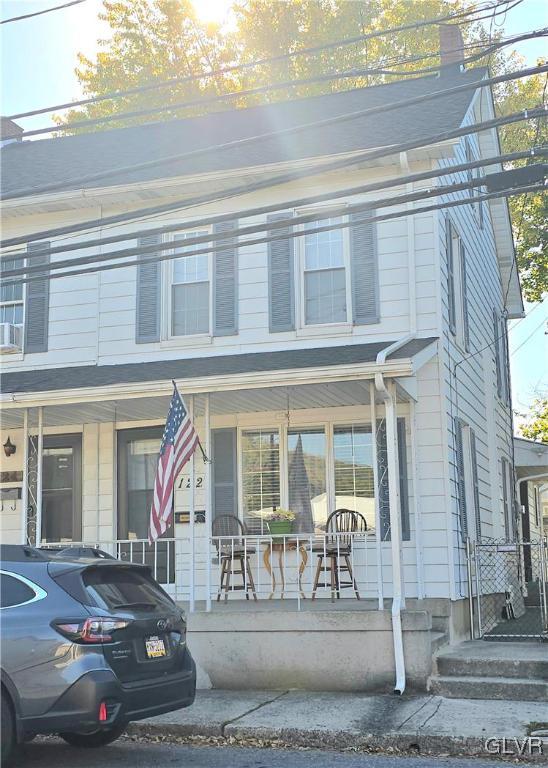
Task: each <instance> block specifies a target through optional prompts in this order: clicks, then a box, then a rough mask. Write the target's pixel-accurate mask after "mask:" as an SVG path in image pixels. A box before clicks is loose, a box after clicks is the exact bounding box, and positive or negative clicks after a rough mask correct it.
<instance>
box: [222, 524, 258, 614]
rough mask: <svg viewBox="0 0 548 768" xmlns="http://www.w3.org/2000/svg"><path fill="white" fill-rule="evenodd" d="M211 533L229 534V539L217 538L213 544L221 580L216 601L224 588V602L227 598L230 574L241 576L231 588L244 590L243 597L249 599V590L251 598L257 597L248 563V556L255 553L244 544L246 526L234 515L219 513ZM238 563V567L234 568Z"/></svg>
mask: <svg viewBox="0 0 548 768" xmlns="http://www.w3.org/2000/svg"><path fill="white" fill-rule="evenodd" d="M212 535H213V536H214V537H215V536H230V537H232V538H231V540H222V539H217V540H216V541H215V546H216V547H217V553H218V556H219V562H220V564H221V580H220V582H219V589H218V591H217V602H219V600H220V599H221V594H222V592H223V589H224V593H225V602H226V601H227V600H228V593H229V591H230V579H231V577H232V576H241V577H242V583H241V585H238V586H236V585H234V586H233V587H232V589H233V590H242V589H243V590H245V598H246V600H249V590H250V589H251V591H252V593H253V599H254V600H256V599H257V593H256V592H255V582H254V581H253V574H252V572H251V566H250V565H249V556H250V555H253V554H255V549H252V548H250V547H246V546H245V540H244V536H246V535H247V527H246V526H245V524H244V523H242V521H241V520H240V519H239V518H238V517H236V515H219V517H216V518H215V519H214V520H213V524H212ZM235 564H239V566H240V567H239V568H238V569H236V568H235Z"/></svg>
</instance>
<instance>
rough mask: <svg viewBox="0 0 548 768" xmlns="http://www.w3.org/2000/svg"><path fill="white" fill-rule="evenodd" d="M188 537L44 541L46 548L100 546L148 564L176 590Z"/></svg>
mask: <svg viewBox="0 0 548 768" xmlns="http://www.w3.org/2000/svg"><path fill="white" fill-rule="evenodd" d="M185 544H188V539H182V538H177V539H175V538H169V539H158V540H157V541H155V542H153V543H152V544H150V543H149V542H148V539H116V540H115V541H113V540H112V539H111V540H108V541H53V542H51V541H48V542H47V543H45V542H44V543H43V544H41V546H42V547H43V548H45V549H55V550H63V549H75V548H80V547H84V548H89V547H91V548H92V549H97V550H101V551H102V552H106V553H107V554H108V555H111V556H112V557H115V558H116V559H117V560H124V561H127V562H129V563H140V564H142V565H148V566H149V567H150V569H151V572H152V575H153V576H154V578H155V579H156V581H158V582H159V583H160V584H161V585H162V586H163V587H164V589H166V591H167V592H169V594H171V595H172V596H174V597H179V595H178V594H177V583H178V581H180V579H179V580H178V579H177V575H178V573H177V570H178V566H179V565H180V564H181V563H182V561H183V557H184V553H185V550H186V549H187V547H185Z"/></svg>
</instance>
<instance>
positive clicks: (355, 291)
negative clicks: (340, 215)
mask: <svg viewBox="0 0 548 768" xmlns="http://www.w3.org/2000/svg"><path fill="white" fill-rule="evenodd" d="M374 215H375V212H374V211H364V212H362V213H353V214H351V215H350V221H351V223H352V226H351V227H350V259H351V264H352V306H353V314H354V318H353V320H354V323H355V324H356V325H364V324H366V323H378V322H379V276H378V266H377V229H376V225H375V224H374V223H373V222H371V221H370V219H371V218H372V217H373V216H374Z"/></svg>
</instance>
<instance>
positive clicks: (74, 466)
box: [41, 435, 82, 544]
mask: <svg viewBox="0 0 548 768" xmlns="http://www.w3.org/2000/svg"><path fill="white" fill-rule="evenodd" d="M81 537H82V436H81V435H47V436H45V437H44V443H43V450H42V530H41V541H42V543H43V544H46V543H48V544H51V543H53V542H62V543H70V542H73V541H80V540H81Z"/></svg>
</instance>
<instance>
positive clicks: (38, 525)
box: [36, 405, 44, 547]
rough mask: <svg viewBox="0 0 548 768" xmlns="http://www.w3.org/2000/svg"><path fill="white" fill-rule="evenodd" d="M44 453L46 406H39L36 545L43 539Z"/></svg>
mask: <svg viewBox="0 0 548 768" xmlns="http://www.w3.org/2000/svg"><path fill="white" fill-rule="evenodd" d="M43 453H44V407H43V406H42V405H41V406H40V407H39V408H38V450H37V467H36V546H37V547H39V546H40V543H41V540H42V464H43Z"/></svg>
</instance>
